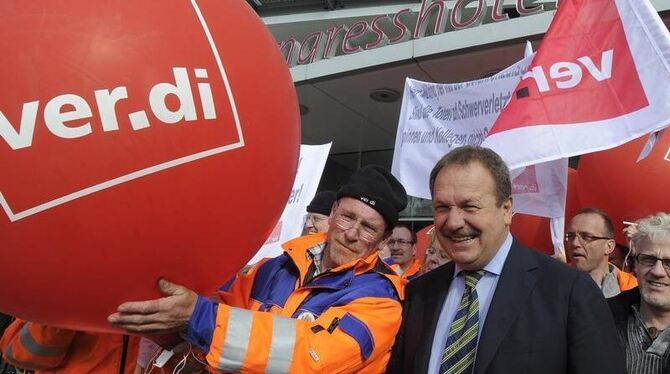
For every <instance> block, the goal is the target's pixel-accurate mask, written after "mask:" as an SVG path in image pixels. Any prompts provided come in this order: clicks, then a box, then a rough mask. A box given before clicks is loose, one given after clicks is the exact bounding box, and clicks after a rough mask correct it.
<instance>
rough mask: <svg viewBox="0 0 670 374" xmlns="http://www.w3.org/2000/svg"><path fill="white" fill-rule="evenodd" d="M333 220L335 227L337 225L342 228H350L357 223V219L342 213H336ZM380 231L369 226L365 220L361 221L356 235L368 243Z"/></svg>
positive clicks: (374, 238) (373, 239)
mask: <svg viewBox="0 0 670 374" xmlns="http://www.w3.org/2000/svg"><path fill="white" fill-rule="evenodd" d="M334 221H335V225H337V227H339V228H340V229H342V230H350V229H352V228H353V227H354V226H356V224H358V220H356V219H355V218H353V217H350V216H345V215H342V214H338V215H336V216H335V220H334ZM380 231H381V230H377V229H375V228H373V227H372V226H369V225H368V224H366V223H365V222H361V223H360V225H359V227H358V235H359V236H360V238H361V239H363V240H365V241H366V242H368V243H371V242H373V241H375V240H377V239H378V236H379V233H380Z"/></svg>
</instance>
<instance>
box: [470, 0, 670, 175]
mask: <svg viewBox="0 0 670 374" xmlns="http://www.w3.org/2000/svg"><path fill="white" fill-rule="evenodd" d="M529 69H530V71H529V73H527V74H526V75H525V76H524V79H523V80H522V81H521V82H520V83H519V84H518V86H517V88H516V89H515V90H514V93H513V95H512V98H511V100H510V103H509V105H508V106H507V107H506V108H505V110H504V111H503V112H502V113H501V114H500V116H499V117H498V119H497V120H496V122H495V125H494V126H493V128H492V129H491V131H490V133H489V136H488V137H487V139H486V140H485V141H484V143H483V144H482V145H483V146H485V147H489V148H492V149H494V150H495V151H496V152H498V153H499V154H500V155H501V156H502V157H503V159H505V161H506V162H507V163H508V165H509V166H510V167H511V168H519V167H523V166H527V165H533V164H537V163H539V162H545V161H550V160H556V159H560V158H565V157H570V156H575V155H579V154H584V153H589V152H595V151H599V150H604V149H609V148H613V147H616V146H618V145H620V144H623V143H625V142H628V141H630V140H632V139H635V138H637V137H640V136H643V135H645V134H648V133H650V132H654V131H658V130H660V129H662V128H664V127H666V126H667V125H668V123H669V122H670V33H669V32H668V30H667V28H666V27H665V25H664V24H663V22H662V21H661V19H660V17H659V16H658V14H657V13H656V11H655V10H654V8H653V6H652V5H651V4H650V3H649V1H648V0H588V1H584V0H566V1H562V2H561V7H560V8H559V10H558V12H557V14H556V17H555V18H554V21H553V22H552V24H551V26H550V27H549V31H547V34H546V35H545V37H544V40H543V42H542V45H541V46H540V48H539V49H538V51H537V54H536V56H535V59H534V60H533V62H532V64H531V66H530V68H529ZM547 72H548V73H547ZM531 78H532V79H531Z"/></svg>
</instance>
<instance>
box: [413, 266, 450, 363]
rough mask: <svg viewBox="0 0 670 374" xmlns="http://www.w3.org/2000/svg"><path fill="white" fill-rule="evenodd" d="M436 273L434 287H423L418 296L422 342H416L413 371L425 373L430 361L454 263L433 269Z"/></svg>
mask: <svg viewBox="0 0 670 374" xmlns="http://www.w3.org/2000/svg"><path fill="white" fill-rule="evenodd" d="M433 271H434V272H439V273H436V274H435V275H438V277H437V278H436V279H435V284H434V287H423V292H424V293H423V294H422V295H421V296H419V297H420V298H421V299H420V300H422V301H423V302H424V303H425V305H424V311H425V313H424V318H423V321H421V322H420V326H419V328H420V329H421V330H419V331H422V332H423V338H422V340H423V342H417V343H418V344H419V348H418V350H417V355H416V357H415V358H414V363H415V370H414V372H415V373H427V372H428V363H429V362H430V353H431V350H432V348H433V340H434V338H435V329H436V328H437V322H438V320H439V318H440V312H442V305H443V304H444V302H445V300H446V298H447V291H448V290H449V286H450V285H451V281H452V279H453V277H454V264H453V263H448V264H446V265H444V266H442V267H440V268H438V269H435V270H433Z"/></svg>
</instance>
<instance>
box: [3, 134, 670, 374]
mask: <svg viewBox="0 0 670 374" xmlns="http://www.w3.org/2000/svg"><path fill="white" fill-rule="evenodd" d="M427 183H430V190H431V194H432V200H433V208H434V228H433V229H432V230H431V231H429V233H428V236H429V239H428V246H427V248H426V251H425V258H424V259H420V258H418V256H417V234H416V232H415V231H414V230H412V228H411V227H409V226H407V225H405V224H404V223H402V222H400V221H399V212H400V211H402V210H403V209H404V208H405V207H406V205H407V194H406V192H405V189H404V188H403V186H402V185H401V184H400V183H399V182H398V180H397V179H396V178H395V177H394V176H393V175H391V174H390V173H389V172H388V171H387V170H385V169H384V168H382V167H379V166H366V167H363V168H361V169H359V170H358V171H356V172H355V173H354V174H353V175H352V176H351V178H350V180H349V181H348V182H347V183H346V184H345V185H343V186H342V187H341V188H340V189H339V190H338V191H323V192H320V193H318V194H317V195H316V196H315V198H314V200H313V201H312V203H310V205H309V206H308V208H307V216H306V221H305V227H304V230H303V236H301V237H299V238H296V239H293V240H291V241H289V242H287V243H285V244H283V249H284V253H283V254H282V255H280V256H278V257H276V258H269V259H264V260H262V261H260V262H259V263H257V264H255V265H253V266H251V267H250V268H247V269H245V270H244V271H241V272H240V273H239V274H237V275H236V276H235V277H234V279H232V280H230V281H228V282H225V285H224V286H222V287H221V289H220V290H219V292H218V293H217V295H216V296H204V295H199V294H197V293H195V292H194V291H192V290H190V289H188V288H186V287H184V286H182V285H178V284H174V283H172V282H170V280H168V279H161V280H159V284H158V286H159V288H160V290H161V292H162V293H163V294H164V297H162V298H160V299H157V300H147V301H140V302H127V303H123V304H121V305H119V306H118V309H117V311H116V312H115V313H113V314H111V315H110V316H109V317H108V321H109V323H110V324H111V325H112V326H114V327H116V328H118V329H120V331H125V333H126V335H121V334H119V335H115V334H100V333H88V332H79V331H71V330H64V329H59V328H56V327H50V326H44V325H41V324H38V323H33V322H29V321H23V320H20V319H16V320H15V321H13V322H12V323H11V324H10V325H9V327H7V329H6V330H5V332H4V335H3V336H2V339H1V340H0V349H1V350H2V353H3V359H4V360H5V361H6V362H7V363H9V364H11V365H13V366H15V367H16V368H18V369H20V370H24V371H25V370H30V371H35V372H36V373H51V372H61V373H86V372H90V373H96V372H101V373H141V372H175V373H176V372H180V373H187V372H189V373H200V372H210V371H211V372H250V373H255V372H268V373H287V372H291V373H309V372H325V373H338V372H343V373H384V372H386V373H439V374H445V373H447V374H465V373H467V374H474V373H476V374H485V373H486V374H497V373H500V374H508V373H584V374H586V373H588V374H592V373H603V374H605V373H606V374H617V373H621V374H623V373H629V374H647V373H650V374H651V373H670V364H669V363H668V361H669V360H668V356H669V355H670V349H668V347H670V328H668V327H670V275H669V274H670V215H669V214H667V213H658V214H655V215H652V216H650V217H646V218H641V219H640V220H638V221H637V222H636V223H635V224H633V225H631V226H629V227H628V229H627V230H626V234H627V235H628V237H629V238H630V242H631V245H630V247H631V248H630V253H627V254H626V255H625V256H622V257H625V260H624V261H623V262H616V264H614V263H612V261H610V256H613V255H614V254H616V253H617V250H620V249H621V248H620V246H617V243H616V242H615V240H614V234H615V233H614V228H613V224H612V221H611V219H610V218H609V217H608V215H607V213H606V212H603V211H601V210H598V209H596V208H586V209H582V210H581V211H579V213H578V214H577V215H575V216H574V217H572V218H571V220H570V221H569V223H568V225H567V226H566V233H565V245H566V250H567V260H568V262H569V264H567V265H566V264H565V263H563V262H561V261H558V260H556V259H554V258H551V257H549V256H547V255H545V254H543V253H541V252H539V251H536V250H532V249H529V248H527V247H525V246H524V245H523V244H522V243H520V242H519V241H517V240H516V239H515V238H514V237H513V236H512V234H511V232H510V224H511V222H512V215H513V214H512V211H513V204H512V188H511V182H510V175H509V170H508V168H507V166H506V165H505V163H504V162H503V160H502V159H501V158H500V157H499V156H498V155H497V154H496V153H495V152H493V151H491V150H489V149H486V148H480V147H474V146H466V147H460V148H457V149H455V150H453V151H451V152H450V153H448V154H447V155H445V156H444V157H443V158H442V159H441V160H440V161H439V162H438V163H437V164H436V165H435V167H434V169H433V170H432V172H431V175H430V180H429V181H427ZM628 268H631V269H632V272H627V271H626V270H627V269H628ZM221 281H222V284H223V283H224V281H225V280H221ZM139 336H143V338H142V340H140V338H139ZM149 339H151V340H155V341H157V342H159V344H156V343H153V342H152V341H151V340H149Z"/></svg>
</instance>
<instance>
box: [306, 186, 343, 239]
mask: <svg viewBox="0 0 670 374" xmlns="http://www.w3.org/2000/svg"><path fill="white" fill-rule="evenodd" d="M335 198H336V193H335V191H321V192H317V193H316V195H314V198H313V199H312V202H310V203H309V205H307V216H306V217H305V225H304V226H303V228H302V236H305V235H310V234H316V233H319V232H327V231H328V216H330V211H331V210H332V209H333V203H334V202H335Z"/></svg>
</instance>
